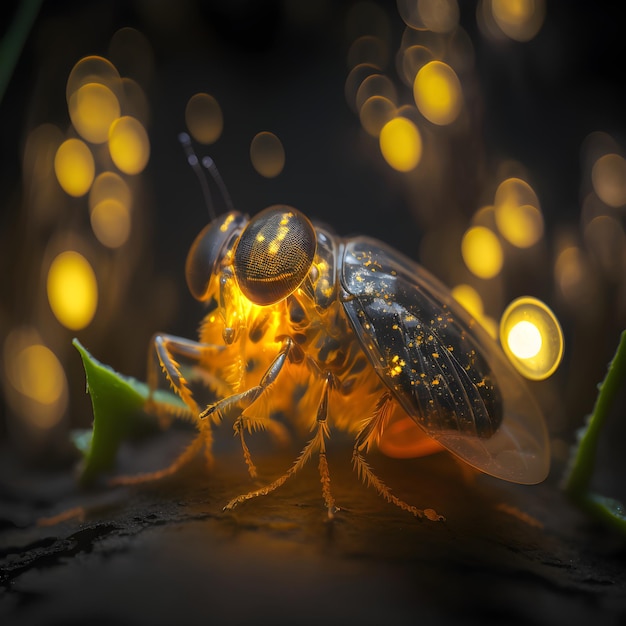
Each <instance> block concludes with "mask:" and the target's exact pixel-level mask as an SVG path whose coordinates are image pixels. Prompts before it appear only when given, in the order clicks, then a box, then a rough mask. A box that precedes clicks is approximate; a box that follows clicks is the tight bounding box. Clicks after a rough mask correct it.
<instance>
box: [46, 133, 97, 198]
mask: <svg viewBox="0 0 626 626" xmlns="http://www.w3.org/2000/svg"><path fill="white" fill-rule="evenodd" d="M95 172H96V166H95V163H94V160H93V155H92V154H91V151H90V150H89V148H88V147H87V144H85V143H84V142H83V141H81V140H80V139H67V140H66V141H64V142H63V143H62V144H61V145H60V146H59V148H58V150H57V151H56V154H55V156H54V173H55V174H56V177H57V180H58V181H59V185H61V187H62V188H63V191H65V193H67V194H68V195H70V196H74V197H75V198H79V197H80V196H84V195H85V194H86V193H87V192H88V191H89V188H90V187H91V183H92V182H93V177H94V174H95Z"/></svg>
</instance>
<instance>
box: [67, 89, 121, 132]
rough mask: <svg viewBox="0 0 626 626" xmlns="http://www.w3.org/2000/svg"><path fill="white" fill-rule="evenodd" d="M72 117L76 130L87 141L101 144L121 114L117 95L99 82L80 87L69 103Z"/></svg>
mask: <svg viewBox="0 0 626 626" xmlns="http://www.w3.org/2000/svg"><path fill="white" fill-rule="evenodd" d="M68 109H69V113H70V119H71V120H72V124H73V125H74V128H75V129H76V132H77V133H78V134H79V135H80V136H81V137H82V138H83V139H85V140H86V141H89V142H91V143H95V144H100V143H104V142H105V141H106V140H107V138H108V136H109V128H110V127H111V124H112V123H113V122H114V121H115V120H116V119H117V118H118V117H119V116H120V103H119V101H118V99H117V97H116V95H115V94H114V93H113V92H112V91H111V90H110V89H109V88H108V87H107V86H106V85H101V84H99V83H87V84H86V85H83V86H82V87H79V88H78V89H77V90H76V91H75V92H74V93H73V94H72V95H71V96H70V101H69V104H68Z"/></svg>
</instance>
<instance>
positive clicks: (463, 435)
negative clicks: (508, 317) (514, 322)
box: [341, 238, 550, 484]
mask: <svg viewBox="0 0 626 626" xmlns="http://www.w3.org/2000/svg"><path fill="white" fill-rule="evenodd" d="M342 260H343V263H342V276H341V281H342V286H343V288H344V289H345V291H346V292H347V293H348V296H347V297H346V299H345V301H344V303H343V305H344V309H345V311H346V313H347V315H348V317H349V319H350V321H351V324H352V326H353V328H354V331H355V332H356V334H357V336H358V338H359V341H360V343H361V345H362V347H363V349H364V351H365V353H366V354H367V356H368V358H369V360H370V362H371V363H372V365H373V366H374V368H375V369H376V371H377V372H378V374H379V376H380V377H381V379H382V380H383V382H384V383H385V385H386V386H387V387H388V388H389V390H390V391H391V392H392V393H393V395H394V397H395V398H396V400H397V401H398V402H399V403H400V404H401V405H402V407H403V408H404V410H405V411H406V412H407V413H408V414H409V416H410V417H411V418H412V419H413V420H414V421H415V422H417V424H418V425H419V426H421V427H422V428H423V429H424V430H425V431H426V433H427V434H428V435H429V436H430V437H432V438H433V439H435V440H436V441H438V442H439V443H440V444H442V445H443V446H444V447H445V448H447V449H448V450H450V451H451V452H453V453H454V454H456V455H457V456H459V457H460V458H462V459H463V460H464V461H466V462H467V463H469V464H470V465H472V466H474V467H476V468H477V469H479V470H481V471H483V472H485V473H487V474H490V475H492V476H496V477H498V478H501V479H504V480H508V481H511V482H516V483H523V484H534V483H538V482H541V481H542V480H544V479H545V477H546V476H547V474H548V471H549V464H550V453H549V440H548V434H547V429H546V426H545V422H544V419H543V416H542V414H541V411H540V409H539V407H538V406H537V404H536V403H535V401H534V399H533V398H532V396H531V394H530V392H529V391H528V389H527V387H526V385H525V383H524V381H523V379H522V378H521V377H520V376H519V374H518V373H517V372H516V371H515V370H514V369H513V367H512V366H511V364H510V363H509V362H508V361H507V359H506V357H505V356H504V353H503V352H502V351H501V349H500V347H499V346H498V345H497V344H496V343H495V341H494V340H493V339H491V337H490V336H489V335H488V334H487V332H486V331H485V330H484V329H483V328H482V326H481V325H480V324H479V323H477V322H476V321H475V320H474V319H473V318H472V317H471V316H470V315H469V313H468V312H467V311H466V310H465V309H464V308H463V307H462V306H461V305H460V304H459V303H458V302H456V301H455V300H454V298H453V297H452V295H451V294H450V292H449V291H448V290H447V289H446V288H445V287H444V286H443V285H442V284H441V283H440V282H439V281H438V280H437V279H436V278H434V277H433V276H432V275H431V274H430V273H428V272H427V271H426V270H425V269H424V268H422V267H421V266H420V265H418V264H417V263H415V262H414V261H411V260H410V259H408V258H407V257H405V256H403V255H401V254H400V253H398V252H397V251H395V250H393V249H391V248H390V247H388V246H386V245H385V244H383V243H381V242H379V241H376V240H374V239H368V238H354V239H350V240H348V241H347V242H346V243H345V249H344V253H343V259H342Z"/></svg>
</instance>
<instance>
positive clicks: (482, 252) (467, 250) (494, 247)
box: [461, 226, 504, 278]
mask: <svg viewBox="0 0 626 626" xmlns="http://www.w3.org/2000/svg"><path fill="white" fill-rule="evenodd" d="M461 254H462V256H463V260H464V261H465V265H467V268H468V269H469V271H470V272H472V274H474V275H475V276H478V277H479V278H493V277H494V276H497V275H498V274H499V273H500V270H501V269H502V263H503V260H504V259H503V257H504V255H503V253H502V246H501V245H500V241H499V240H498V237H497V236H496V235H495V234H494V232H493V231H492V230H490V229H489V228H487V227H485V226H472V228H470V229H468V230H467V232H466V233H465V235H463V240H462V241H461Z"/></svg>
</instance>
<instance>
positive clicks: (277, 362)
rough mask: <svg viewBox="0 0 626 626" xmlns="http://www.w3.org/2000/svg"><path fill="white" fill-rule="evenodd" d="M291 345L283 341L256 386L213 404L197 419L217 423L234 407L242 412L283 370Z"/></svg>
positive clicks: (289, 341)
mask: <svg viewBox="0 0 626 626" xmlns="http://www.w3.org/2000/svg"><path fill="white" fill-rule="evenodd" d="M292 344H293V342H292V340H291V339H289V338H287V339H286V340H285V343H284V344H283V347H282V348H281V349H280V352H279V353H278V355H277V356H276V358H275V359H274V360H273V361H272V363H271V364H270V366H269V367H268V368H267V370H266V371H265V374H263V378H261V382H260V383H259V384H258V385H255V386H254V387H250V388H249V389H246V390H245V391H242V392H241V393H234V394H232V395H230V396H228V397H226V398H222V399H221V400H219V401H218V402H215V403H214V404H210V405H209V406H208V407H207V408H206V409H204V411H202V413H200V415H199V418H200V419H205V418H207V417H210V418H211V419H212V420H213V421H215V422H219V421H221V419H222V417H223V416H224V415H226V414H228V412H229V411H231V410H232V409H234V408H235V407H239V408H241V409H242V411H243V410H245V409H246V408H248V407H249V406H250V405H251V404H252V403H253V402H254V401H255V400H257V399H258V397H259V396H260V395H261V394H262V393H263V392H264V391H265V390H266V389H267V388H268V387H269V386H270V385H271V384H272V383H273V382H274V381H275V380H276V378H277V377H278V375H279V374H280V372H281V370H282V369H283V365H284V364H285V361H286V360H287V356H288V355H289V351H290V350H291V346H292Z"/></svg>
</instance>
